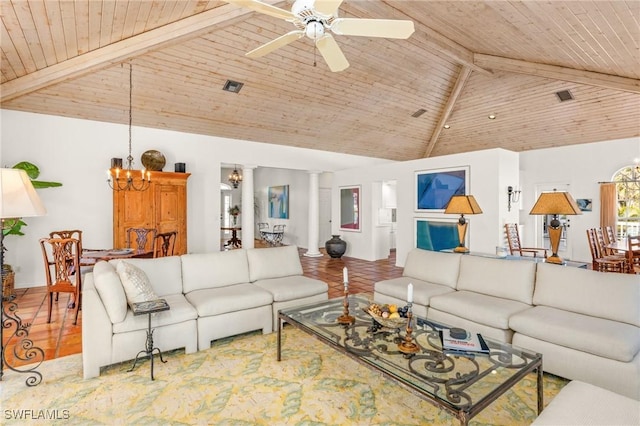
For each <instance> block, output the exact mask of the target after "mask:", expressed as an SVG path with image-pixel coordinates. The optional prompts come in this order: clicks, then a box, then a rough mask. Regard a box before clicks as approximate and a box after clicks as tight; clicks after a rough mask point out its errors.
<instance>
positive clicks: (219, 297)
mask: <svg viewBox="0 0 640 426" xmlns="http://www.w3.org/2000/svg"><path fill="white" fill-rule="evenodd" d="M186 298H187V300H188V301H189V303H191V304H192V305H193V306H194V307H195V308H196V310H197V311H198V316H200V317H207V316H212V315H222V314H226V313H228V312H238V311H242V310H245V309H251V308H256V307H259V306H264V305H270V304H271V303H272V302H273V296H272V295H271V293H269V292H268V291H266V290H264V289H262V288H260V287H257V286H255V285H253V284H248V283H247V284H236V285H230V286H226V287H215V288H209V289H202V290H194V291H192V292H189V293H187V294H186Z"/></svg>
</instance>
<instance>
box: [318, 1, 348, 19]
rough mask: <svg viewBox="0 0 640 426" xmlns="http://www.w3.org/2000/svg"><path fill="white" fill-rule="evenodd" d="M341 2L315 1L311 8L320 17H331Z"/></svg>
mask: <svg viewBox="0 0 640 426" xmlns="http://www.w3.org/2000/svg"><path fill="white" fill-rule="evenodd" d="M342 1H343V0H316V1H315V2H314V6H313V8H314V9H315V11H316V12H318V13H320V14H322V15H327V16H331V15H333V14H334V13H335V11H336V10H338V8H339V7H340V5H341V4H342Z"/></svg>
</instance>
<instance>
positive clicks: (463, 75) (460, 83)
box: [423, 66, 472, 158]
mask: <svg viewBox="0 0 640 426" xmlns="http://www.w3.org/2000/svg"><path fill="white" fill-rule="evenodd" d="M471 72H472V69H471V67H467V66H463V67H462V69H461V70H460V74H458V79H457V80H456V84H455V86H453V90H452V91H451V95H450V96H449V99H448V100H447V105H445V107H444V110H443V111H442V114H441V115H440V120H438V124H436V128H435V130H434V131H433V134H432V135H431V139H430V140H429V144H428V145H427V149H426V150H425V152H424V156H423V157H424V158H427V157H429V156H430V155H431V152H433V148H434V147H435V146H436V143H437V142H438V137H440V132H442V128H443V126H444V125H445V124H446V123H447V120H448V119H449V117H450V116H451V112H452V111H453V107H454V106H455V104H456V101H457V100H458V98H459V97H460V93H462V89H463V88H464V85H465V83H466V82H467V80H468V79H469V76H470V75H471Z"/></svg>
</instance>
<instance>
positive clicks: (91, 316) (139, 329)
mask: <svg viewBox="0 0 640 426" xmlns="http://www.w3.org/2000/svg"><path fill="white" fill-rule="evenodd" d="M125 261H126V262H127V263H129V264H131V265H133V266H136V267H138V268H140V269H141V270H142V271H144V273H145V274H146V276H147V277H148V280H149V283H150V285H151V287H152V288H153V291H155V293H156V294H157V296H159V297H161V298H164V299H166V300H167V302H168V304H169V306H170V307H171V309H170V310H168V311H164V312H158V313H154V314H152V315H153V316H152V327H153V328H154V332H153V333H154V334H153V339H154V344H155V346H156V347H158V348H160V349H161V350H162V351H167V350H172V349H178V348H184V349H185V352H186V353H193V352H195V351H197V350H202V349H207V348H209V347H210V346H211V341H212V340H216V339H220V338H223V337H227V336H232V335H235V334H240V333H244V332H248V331H252V330H262V332H263V333H265V334H267V333H271V332H272V331H273V329H274V324H276V323H275V321H276V318H277V313H278V310H279V309H282V308H283V307H288V306H296V305H302V304H306V303H313V302H317V301H322V300H326V299H327V298H328V286H327V284H326V283H324V282H322V281H319V280H315V279H312V278H308V277H305V276H303V275H302V272H303V271H302V265H301V263H300V258H299V254H298V249H297V247H295V246H284V247H274V248H262V249H246V250H245V249H241V250H232V251H227V252H216V253H203V254H186V255H182V256H171V257H164V258H157V259H126V260H125ZM118 262H121V261H120V260H112V261H110V262H99V263H97V264H96V265H95V267H94V270H93V272H91V273H88V274H87V275H86V277H85V281H84V283H83V285H84V288H83V295H82V304H83V305H82V309H83V312H84V314H83V315H82V357H83V370H84V377H85V378H90V377H96V376H98V375H99V374H100V368H101V367H104V366H107V365H110V364H114V363H118V362H122V361H127V360H130V359H133V358H135V356H136V354H137V353H138V352H139V351H140V350H142V349H144V345H145V341H146V332H147V328H148V317H147V315H139V316H134V315H133V312H132V311H131V309H129V308H128V306H127V299H126V296H125V291H124V289H123V285H122V282H121V281H120V277H119V275H118V273H117V271H116V268H117V264H118Z"/></svg>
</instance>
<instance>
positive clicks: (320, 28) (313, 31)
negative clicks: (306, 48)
mask: <svg viewBox="0 0 640 426" xmlns="http://www.w3.org/2000/svg"><path fill="white" fill-rule="evenodd" d="M304 33H305V35H306V36H307V37H308V38H310V39H311V40H318V39H319V38H320V37H322V36H323V35H324V25H323V24H322V22H319V21H309V22H308V23H307V27H306V28H305V30H304Z"/></svg>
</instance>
